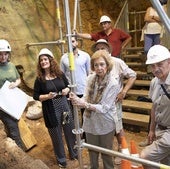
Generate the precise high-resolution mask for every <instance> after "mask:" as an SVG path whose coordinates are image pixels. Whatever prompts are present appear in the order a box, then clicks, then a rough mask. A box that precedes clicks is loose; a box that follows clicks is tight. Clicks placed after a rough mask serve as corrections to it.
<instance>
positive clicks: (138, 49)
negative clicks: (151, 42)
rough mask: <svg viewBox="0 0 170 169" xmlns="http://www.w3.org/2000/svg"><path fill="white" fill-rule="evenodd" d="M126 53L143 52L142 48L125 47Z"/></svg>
mask: <svg viewBox="0 0 170 169" xmlns="http://www.w3.org/2000/svg"><path fill="white" fill-rule="evenodd" d="M124 50H126V51H144V47H126V48H125V49H124Z"/></svg>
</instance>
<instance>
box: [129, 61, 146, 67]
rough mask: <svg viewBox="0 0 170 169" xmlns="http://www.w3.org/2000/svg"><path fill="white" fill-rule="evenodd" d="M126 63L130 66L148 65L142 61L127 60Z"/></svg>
mask: <svg viewBox="0 0 170 169" xmlns="http://www.w3.org/2000/svg"><path fill="white" fill-rule="evenodd" d="M126 64H127V65H128V66H129V67H138V68H139V67H141V66H142V67H145V66H146V65H145V64H144V63H141V62H126Z"/></svg>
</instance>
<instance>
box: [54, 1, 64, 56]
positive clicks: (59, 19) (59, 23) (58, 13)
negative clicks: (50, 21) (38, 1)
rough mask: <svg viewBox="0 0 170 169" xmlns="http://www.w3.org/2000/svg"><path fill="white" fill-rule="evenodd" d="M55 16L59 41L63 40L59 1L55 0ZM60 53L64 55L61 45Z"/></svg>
mask: <svg viewBox="0 0 170 169" xmlns="http://www.w3.org/2000/svg"><path fill="white" fill-rule="evenodd" d="M56 15H57V21H58V27H59V35H60V40H63V33H62V26H61V17H60V5H59V0H56ZM61 52H62V54H64V46H63V44H61Z"/></svg>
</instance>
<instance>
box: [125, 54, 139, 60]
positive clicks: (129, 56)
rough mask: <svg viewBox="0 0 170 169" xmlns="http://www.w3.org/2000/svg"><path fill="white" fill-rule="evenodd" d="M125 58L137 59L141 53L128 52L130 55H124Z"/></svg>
mask: <svg viewBox="0 0 170 169" xmlns="http://www.w3.org/2000/svg"><path fill="white" fill-rule="evenodd" d="M123 58H124V59H136V58H140V55H139V54H131V55H130V54H128V55H126V54H125V55H123Z"/></svg>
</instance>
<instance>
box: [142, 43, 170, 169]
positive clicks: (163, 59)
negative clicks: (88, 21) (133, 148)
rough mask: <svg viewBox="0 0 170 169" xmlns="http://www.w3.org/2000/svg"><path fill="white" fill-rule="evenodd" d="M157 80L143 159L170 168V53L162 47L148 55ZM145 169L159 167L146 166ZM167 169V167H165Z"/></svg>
mask: <svg viewBox="0 0 170 169" xmlns="http://www.w3.org/2000/svg"><path fill="white" fill-rule="evenodd" d="M146 64H148V65H151V69H152V73H153V74H154V76H155V78H153V79H152V81H151V84H150V90H149V96H150V98H151V100H152V102H153V106H152V110H151V124H150V131H149V134H148V142H149V143H151V145H149V146H147V147H146V148H145V149H144V150H143V151H142V152H141V157H142V158H144V159H147V160H150V161H154V162H158V163H159V162H160V163H163V164H166V165H168V166H170V141H169V140H170V106H169V105H170V52H169V50H168V49H167V48H166V47H164V46H162V45H154V46H153V47H151V48H150V49H149V51H148V54H147V60H146ZM144 168H145V169H155V168H157V167H152V166H144ZM165 168H166V167H165Z"/></svg>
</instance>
